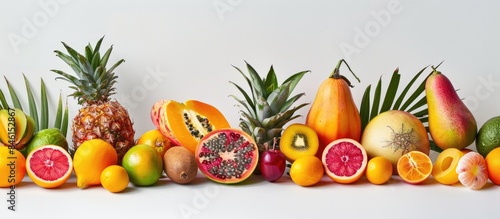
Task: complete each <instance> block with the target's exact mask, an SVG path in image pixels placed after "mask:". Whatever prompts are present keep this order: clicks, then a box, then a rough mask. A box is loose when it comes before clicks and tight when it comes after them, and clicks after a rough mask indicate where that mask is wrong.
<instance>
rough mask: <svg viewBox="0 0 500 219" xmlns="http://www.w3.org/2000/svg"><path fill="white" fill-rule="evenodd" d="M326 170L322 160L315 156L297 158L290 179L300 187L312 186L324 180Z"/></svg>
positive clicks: (291, 169)
mask: <svg viewBox="0 0 500 219" xmlns="http://www.w3.org/2000/svg"><path fill="white" fill-rule="evenodd" d="M324 172H325V170H324V169H323V164H322V163H321V160H320V159H319V158H318V157H316V156H314V155H306V156H302V157H299V158H297V160H295V161H294V162H293V163H292V166H291V167H290V178H292V181H293V182H294V183H296V184H297V185H300V186H312V185H314V184H316V183H318V182H319V181H321V178H323V175H324Z"/></svg>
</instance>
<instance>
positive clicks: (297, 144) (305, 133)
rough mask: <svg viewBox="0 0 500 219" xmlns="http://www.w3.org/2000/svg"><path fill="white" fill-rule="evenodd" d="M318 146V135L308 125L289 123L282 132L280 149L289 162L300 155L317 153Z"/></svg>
mask: <svg viewBox="0 0 500 219" xmlns="http://www.w3.org/2000/svg"><path fill="white" fill-rule="evenodd" d="M318 147H319V140H318V135H317V134H316V131H314V129H312V128H310V127H309V126H307V125H304V124H299V123H295V124H292V125H289V126H288V127H287V128H286V129H285V130H284V131H283V133H282V134H281V139H280V148H279V149H280V150H281V152H283V154H284V155H285V157H286V159H287V160H288V161H289V162H293V161H294V160H296V159H297V158H299V157H300V156H305V155H315V154H316V153H317V152H318Z"/></svg>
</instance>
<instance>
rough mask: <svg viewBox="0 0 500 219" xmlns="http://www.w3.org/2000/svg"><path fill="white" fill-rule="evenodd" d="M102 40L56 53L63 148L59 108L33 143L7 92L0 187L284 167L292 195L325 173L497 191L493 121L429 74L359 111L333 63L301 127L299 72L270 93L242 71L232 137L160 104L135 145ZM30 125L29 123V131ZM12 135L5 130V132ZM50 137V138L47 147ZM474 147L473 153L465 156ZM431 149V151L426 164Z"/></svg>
mask: <svg viewBox="0 0 500 219" xmlns="http://www.w3.org/2000/svg"><path fill="white" fill-rule="evenodd" d="M102 40H103V38H101V39H100V40H99V41H98V42H97V43H96V44H95V45H94V46H92V45H90V44H89V45H88V46H86V47H85V50H84V52H82V53H79V52H77V51H76V50H74V49H73V48H71V47H69V46H68V45H67V44H65V43H63V46H64V48H65V49H66V53H65V52H61V51H58V50H56V51H55V53H56V55H57V56H58V57H59V58H61V59H62V60H63V61H64V62H65V63H67V64H68V65H69V66H70V67H71V69H72V70H73V71H74V72H75V74H68V73H66V72H64V71H61V70H52V71H53V72H54V73H55V74H57V75H58V77H57V78H56V79H62V80H65V81H67V82H69V83H71V86H70V88H71V89H74V93H73V94H71V96H73V97H75V98H76V99H77V100H78V103H79V104H81V109H80V110H79V112H78V113H77V114H76V116H75V117H74V119H73V120H72V124H71V131H72V136H71V140H72V145H71V147H68V145H67V143H66V146H64V144H62V145H63V146H62V147H61V143H60V142H61V139H64V140H65V138H64V137H65V136H66V133H65V132H66V128H65V127H66V126H67V124H65V123H64V122H61V121H66V123H67V115H68V114H67V108H66V111H65V113H64V114H63V113H62V112H63V110H61V107H59V108H58V113H57V114H56V121H54V126H56V129H55V131H54V130H51V131H49V132H45V134H44V131H45V129H40V127H38V123H39V122H38V115H37V113H38V111H37V110H36V104H35V103H34V101H33V95H32V94H31V93H30V90H29V89H28V87H29V86H28V85H27V90H28V96H29V97H30V98H29V100H30V113H29V115H26V114H25V113H24V112H23V111H22V109H21V108H20V107H19V106H20V104H19V101H18V100H17V101H15V100H16V99H17V98H14V97H16V96H17V95H15V92H13V89H12V87H11V86H10V85H9V91H10V94H11V96H13V102H14V106H16V108H11V107H10V106H8V104H6V103H5V102H6V101H5V98H4V97H3V93H2V95H0V100H2V108H4V109H2V111H0V121H1V122H2V123H1V124H2V125H3V126H0V127H2V128H3V129H1V128H0V139H1V140H2V142H3V144H4V145H5V146H6V147H0V152H1V156H0V163H2V162H4V163H9V162H10V161H9V159H11V158H12V157H16V158H18V159H20V160H18V161H17V164H19V165H16V168H13V167H10V166H8V165H2V166H1V167H0V168H4V169H2V170H1V171H6V172H8V173H11V174H8V175H7V177H6V181H2V183H3V184H0V186H2V187H6V186H15V185H16V184H17V183H19V182H20V181H21V180H22V178H23V177H24V175H23V174H22V173H23V171H27V173H28V175H29V176H30V177H31V179H32V180H33V181H34V182H35V183H37V184H38V185H41V186H42V187H58V186H60V185H61V184H60V183H61V182H63V183H64V182H65V181H66V180H67V177H69V175H70V174H71V173H72V172H73V170H74V173H75V175H76V178H77V185H78V187H80V188H86V187H87V186H91V185H96V184H102V185H103V186H104V187H105V188H108V186H107V185H108V184H110V185H128V183H129V181H130V182H132V183H133V184H134V185H138V186H146V185H153V184H155V183H156V182H157V181H158V179H159V177H161V174H162V172H165V173H166V175H167V176H168V178H170V179H171V180H172V181H174V182H178V183H189V182H191V180H193V179H194V178H195V176H196V174H197V172H198V170H199V171H200V172H202V173H203V174H204V175H205V176H206V177H207V178H209V179H211V180H214V181H216V182H219V183H239V182H241V181H243V180H245V179H247V178H248V177H249V176H250V175H251V174H253V173H255V174H259V175H262V176H263V178H265V179H266V180H268V181H271V182H274V181H276V180H278V179H280V178H281V177H282V176H283V175H284V171H285V167H286V163H287V162H288V163H289V164H291V166H290V172H289V174H290V178H291V179H292V180H293V181H294V182H295V183H297V184H299V185H302V186H311V185H314V184H316V183H317V182H319V180H321V178H322V177H323V176H324V174H326V175H328V176H329V177H330V178H332V179H333V181H335V182H339V183H352V182H355V181H357V180H358V179H359V178H360V177H361V176H362V175H366V177H367V179H368V180H369V181H370V182H372V183H375V184H382V183H385V182H386V181H387V180H388V179H390V178H391V177H392V175H399V177H401V178H402V179H403V180H405V181H406V182H409V183H414V184H418V183H421V182H423V181H425V180H426V179H427V178H428V177H429V176H431V175H432V176H433V177H434V178H435V179H436V180H437V181H439V182H442V183H443V184H454V183H457V182H459V181H460V182H461V183H462V184H464V185H466V186H467V187H470V188H475V189H479V188H481V187H482V186H484V184H479V186H478V185H470V184H469V183H470V182H475V183H477V181H478V180H477V179H483V180H482V181H481V182H484V183H486V181H488V178H489V179H490V180H491V181H492V182H493V183H495V184H500V182H499V181H500V180H498V178H500V176H499V174H500V161H499V160H500V157H499V156H500V155H498V152H495V153H493V151H497V150H496V148H498V147H500V139H499V138H498V137H497V135H498V134H499V133H500V128H499V127H500V126H499V125H498V124H500V122H499V121H498V120H499V119H498V118H497V117H495V118H492V119H491V120H490V121H488V122H486V123H485V124H484V125H483V126H482V127H481V129H480V130H479V132H478V129H477V128H478V127H477V124H476V121H475V118H474V116H473V115H472V113H471V112H470V110H469V109H468V108H467V107H466V105H465V104H463V102H462V100H461V99H460V98H459V96H458V95H457V93H456V91H455V88H454V87H453V85H452V83H451V81H450V80H449V79H448V78H447V77H446V76H445V75H444V74H442V73H441V72H439V71H438V70H437V68H438V67H439V65H438V66H436V67H434V66H432V71H431V73H430V74H428V75H426V76H425V79H424V80H421V83H420V84H419V85H416V86H414V84H415V83H416V82H417V81H418V80H419V79H420V77H421V75H423V72H424V71H425V70H426V69H427V67H426V68H423V69H422V70H421V71H419V72H418V73H417V74H416V75H415V76H414V77H413V78H412V79H411V80H410V82H409V83H408V84H407V85H406V86H405V87H403V89H402V91H401V92H398V91H399V90H400V88H399V86H400V78H401V75H400V74H399V69H396V71H394V73H393V75H392V77H391V80H390V82H389V84H388V86H387V90H386V91H385V92H382V80H381V79H380V80H379V81H378V83H377V85H376V87H375V92H374V94H373V95H372V94H371V85H370V86H368V87H367V88H366V90H365V92H364V95H363V98H362V101H361V105H360V107H359V110H358V107H357V106H356V104H355V101H354V99H353V97H352V95H351V88H352V87H353V85H352V83H351V82H350V81H349V80H348V79H347V77H345V76H344V75H342V74H340V67H342V64H345V66H346V67H347V68H348V69H349V71H350V72H351V73H352V75H353V76H354V77H355V78H356V79H357V80H358V81H359V79H358V78H357V76H356V75H355V74H354V72H353V71H352V70H351V68H350V67H349V65H348V64H347V63H346V62H345V61H344V60H340V61H339V62H338V64H337V66H336V68H335V69H334V70H333V72H332V74H331V75H330V76H329V77H328V78H327V79H326V80H325V81H324V82H323V83H322V84H321V85H320V87H318V92H317V94H316V97H315V99H314V101H313V102H312V104H311V106H310V109H309V112H308V114H307V117H306V121H305V123H303V124H299V123H295V124H289V122H290V121H292V120H294V119H296V118H298V117H300V116H301V115H297V113H296V112H297V111H298V110H299V109H301V108H303V107H306V106H308V105H309V104H308V103H301V104H298V105H295V103H296V102H297V101H298V100H299V99H300V98H301V97H302V96H304V95H305V94H304V93H299V94H295V95H294V94H293V90H294V89H295V87H296V86H297V84H298V83H299V81H300V80H301V79H302V78H303V77H304V75H305V74H307V73H308V72H309V71H301V72H298V73H295V74H293V75H291V76H290V77H288V78H287V79H286V80H285V81H283V82H282V83H281V84H279V83H278V79H277V77H276V73H275V71H274V68H273V67H272V66H271V68H270V69H269V71H268V73H267V74H266V75H260V74H259V73H257V71H256V70H255V69H254V68H253V67H252V66H251V65H250V64H248V63H246V69H247V72H246V73H245V72H244V71H242V70H241V69H239V68H238V67H235V69H236V70H237V71H238V72H239V73H240V74H241V75H242V76H243V78H244V80H245V81H246V82H247V84H248V86H249V89H250V90H249V91H248V90H245V89H244V88H243V87H242V86H240V85H238V84H236V83H234V82H231V84H233V85H234V86H235V87H236V89H237V90H238V91H240V92H241V95H242V97H237V96H235V95H231V97H233V98H234V99H235V101H236V102H237V103H238V104H239V106H240V108H241V110H240V112H239V113H240V114H241V116H240V123H239V128H234V127H231V126H230V125H229V122H228V121H227V120H226V118H225V116H224V115H223V114H222V113H221V112H220V111H219V110H218V109H217V108H216V107H214V106H212V105H210V104H208V103H206V102H202V101H198V100H188V101H185V102H178V101H175V100H159V101H158V102H157V103H155V104H154V105H153V106H152V108H151V111H150V112H149V113H150V115H151V119H152V123H153V124H154V126H155V129H154V130H151V131H150V132H147V133H144V134H143V135H142V136H141V138H139V139H137V140H136V139H135V138H134V135H135V130H134V129H133V122H132V120H131V118H130V116H129V114H128V112H127V110H126V109H125V108H124V107H123V106H122V105H120V104H119V102H118V101H116V100H111V98H110V96H111V95H113V94H114V93H115V91H116V89H115V87H114V85H115V83H116V82H117V78H118V77H117V76H116V75H115V72H114V70H115V69H116V68H117V67H118V66H119V65H120V64H121V63H123V62H124V60H123V59H121V60H119V61H117V62H116V63H115V64H113V65H112V66H111V67H109V68H107V64H108V60H109V57H110V55H111V52H112V48H113V47H110V48H109V49H108V50H107V51H106V52H105V53H104V54H102V55H101V53H100V52H99V50H100V47H101V43H102ZM440 65H441V64H440ZM42 82H43V81H42ZM417 84H418V83H417ZM415 87H416V88H415ZM42 89H43V86H42ZM0 91H1V90H0ZM42 93H45V92H42ZM382 94H384V95H385V96H382ZM41 99H42V101H41V102H42V106H45V107H42V110H41V111H42V113H41V114H40V118H41V120H42V122H43V123H44V124H45V125H44V127H46V126H47V125H46V124H47V120H48V119H47V118H48V110H47V101H46V97H43V96H42V98H41ZM16 102H17V104H16ZM59 105H60V104H59ZM2 112H4V113H2ZM5 112H6V113H5ZM31 117H36V118H35V119H33V120H35V122H31V120H30V118H31ZM30 124H32V125H30ZM33 126H35V127H33ZM11 127H15V132H14V133H11V132H10V129H9V128H11ZM30 127H31V128H30ZM56 131H57V132H56ZM49 133H50V134H53V133H58V134H60V135H57V136H59V137H52V138H48V137H47V136H48V135H49ZM33 134H34V135H33ZM37 135H38V137H32V136H37ZM61 136H62V138H61ZM143 136H146V137H143ZM40 139H43V140H40ZM141 139H142V140H141ZM56 140H57V141H56ZM474 141H476V148H477V152H476V151H470V152H469V151H464V150H465V149H464V148H466V147H468V146H469V145H471V144H472V143H473V142H474ZM31 142H35V143H31ZM62 142H64V141H62ZM30 144H31V145H33V146H29V145H30ZM35 145H36V146H35ZM174 146H178V147H174ZM174 148H175V149H174ZM154 149H157V150H154ZM172 149H174V150H172ZM430 150H435V151H437V152H440V154H439V156H438V158H437V160H436V162H435V163H434V164H433V163H432V162H431V160H430V158H429V152H430ZM499 150H500V149H499ZM169 152H170V153H169ZM464 152H468V153H464ZM23 153H24V154H23ZM168 154H170V155H168ZM172 154H173V155H172ZM464 154H465V155H464ZM490 154H492V155H490ZM8 155H11V156H8ZM14 155H15V156H14ZM488 156H489V157H490V158H488ZM23 159H24V160H23ZM389 164H390V165H389ZM108 167H109V169H107V168H108ZM23 168H24V169H23ZM12 173H14V174H12ZM441 179H445V180H441ZM471 179H473V180H471ZM484 179H486V180H484ZM0 180H3V179H0ZM117 181H119V182H122V183H121V184H120V183H118V182H117ZM467 182H469V183H467ZM125 187H126V186H121V187H120V186H119V187H118V188H112V189H110V191H121V190H123V189H124V188H125Z"/></svg>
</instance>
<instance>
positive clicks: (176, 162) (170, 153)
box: [163, 146, 198, 184]
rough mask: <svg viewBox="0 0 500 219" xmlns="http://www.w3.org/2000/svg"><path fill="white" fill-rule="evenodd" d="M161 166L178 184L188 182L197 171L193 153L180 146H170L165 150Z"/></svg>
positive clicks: (194, 176)
mask: <svg viewBox="0 0 500 219" xmlns="http://www.w3.org/2000/svg"><path fill="white" fill-rule="evenodd" d="M163 167H164V170H165V173H166V174H167V177H168V178H170V180H172V181H173V182H175V183H178V184H187V183H190V182H191V181H193V180H194V179H195V178H196V174H197V173H198V165H197V163H196V158H195V156H194V154H193V153H191V152H190V151H189V150H188V149H186V148H185V147H182V146H177V147H171V148H170V149H168V150H167V152H165V155H164V156H163Z"/></svg>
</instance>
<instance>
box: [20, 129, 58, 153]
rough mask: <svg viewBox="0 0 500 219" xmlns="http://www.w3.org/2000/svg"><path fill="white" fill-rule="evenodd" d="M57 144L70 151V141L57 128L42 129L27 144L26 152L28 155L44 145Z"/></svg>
mask: <svg viewBox="0 0 500 219" xmlns="http://www.w3.org/2000/svg"><path fill="white" fill-rule="evenodd" d="M48 144H51V145H57V146H61V147H62V148H64V149H65V150H66V151H68V141H67V140H66V137H64V135H63V134H62V133H61V131H59V129H57V128H49V129H42V130H40V131H38V132H37V133H36V134H35V135H33V137H32V138H31V140H30V141H29V142H28V145H27V146H26V149H25V153H26V155H28V154H29V153H30V152H31V151H32V150H34V149H36V148H39V147H40V146H44V145H48Z"/></svg>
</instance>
